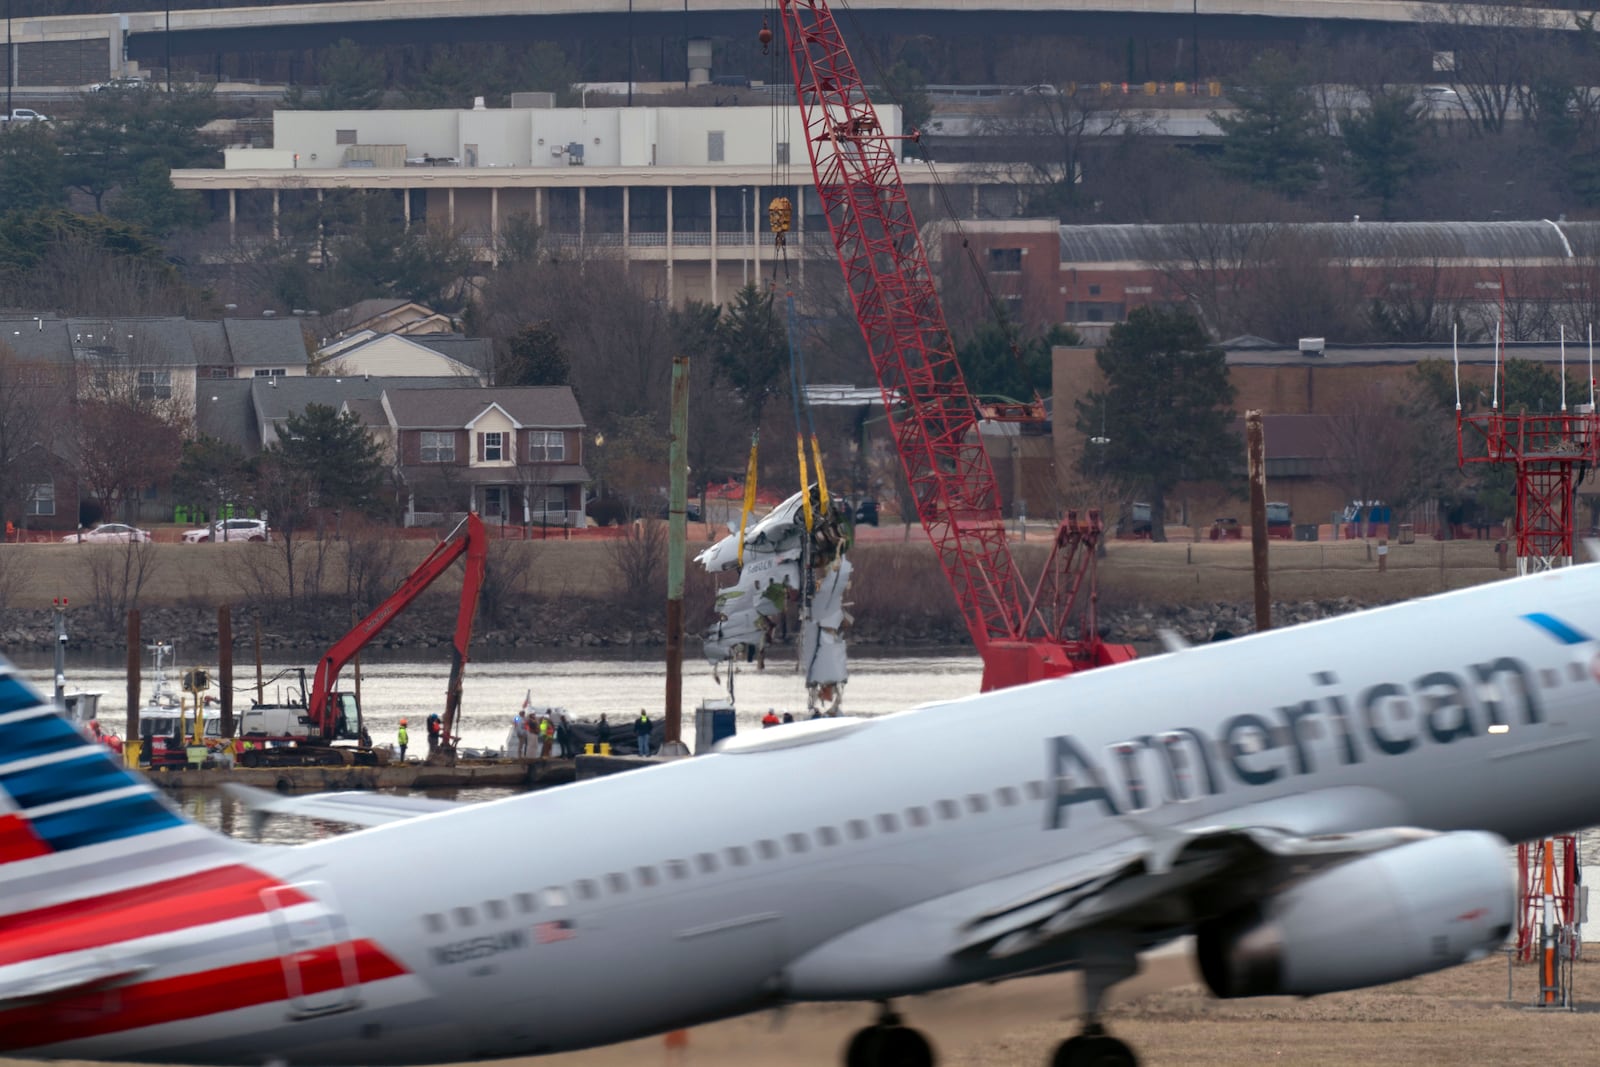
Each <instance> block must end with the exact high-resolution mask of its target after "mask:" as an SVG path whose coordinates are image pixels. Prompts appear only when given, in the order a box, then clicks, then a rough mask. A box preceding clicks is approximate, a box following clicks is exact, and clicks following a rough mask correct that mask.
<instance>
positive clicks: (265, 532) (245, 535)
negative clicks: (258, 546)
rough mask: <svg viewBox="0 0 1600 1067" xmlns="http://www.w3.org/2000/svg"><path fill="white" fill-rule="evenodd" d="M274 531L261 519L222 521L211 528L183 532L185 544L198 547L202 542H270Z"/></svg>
mask: <svg viewBox="0 0 1600 1067" xmlns="http://www.w3.org/2000/svg"><path fill="white" fill-rule="evenodd" d="M271 539H272V531H271V530H270V529H269V528H268V527H267V524H266V522H265V521H263V520H261V519H222V520H221V521H219V522H214V523H212V524H211V525H210V526H202V527H200V528H199V529H196V530H185V531H183V542H184V544H188V545H197V544H200V543H201V542H202V541H270V540H271Z"/></svg>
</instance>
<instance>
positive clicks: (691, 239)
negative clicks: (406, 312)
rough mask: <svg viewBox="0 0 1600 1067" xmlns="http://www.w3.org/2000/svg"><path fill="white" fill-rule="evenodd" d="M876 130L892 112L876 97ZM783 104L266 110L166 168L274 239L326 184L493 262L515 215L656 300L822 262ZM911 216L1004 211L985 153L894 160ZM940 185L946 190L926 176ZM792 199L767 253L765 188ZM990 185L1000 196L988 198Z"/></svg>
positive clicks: (238, 236)
mask: <svg viewBox="0 0 1600 1067" xmlns="http://www.w3.org/2000/svg"><path fill="white" fill-rule="evenodd" d="M879 116H880V118H881V119H882V121H883V123H884V126H885V128H886V129H887V130H888V132H889V133H890V134H898V133H899V130H900V123H901V118H900V112H899V108H897V107H894V106H884V107H881V108H879ZM802 138H803V126H802V124H801V121H800V117H799V113H798V110H797V109H794V108H773V107H682V108H667V107H661V108H657V107H633V108H619V107H605V108H600V107H594V108H482V109H478V108H474V109H465V110H451V109H436V110H423V111H400V110H396V111H383V110H377V111H278V112H274V114H273V147H272V148H235V149H230V150H228V151H227V152H226V153H225V157H226V158H225V165H224V167H223V169H222V170H175V171H173V172H172V180H173V184H174V185H176V186H177V187H178V188H180V189H187V190H196V191H200V192H202V193H205V194H206V195H207V197H208V198H209V200H210V202H211V205H212V209H213V211H214V212H215V214H216V216H217V217H218V218H219V219H226V220H227V224H228V230H229V234H230V237H231V239H232V240H235V241H247V240H251V239H258V238H266V237H277V236H279V234H280V232H281V231H280V224H281V222H282V220H283V218H284V216H285V215H286V214H288V213H289V212H291V211H292V210H294V209H295V207H296V206H297V205H299V204H300V203H302V202H304V201H305V200H306V199H307V198H311V199H317V198H322V197H325V196H326V195H327V194H328V193H329V191H330V190H337V189H353V190H364V191H368V192H383V193H385V194H387V195H389V196H391V197H393V198H394V202H395V217H396V218H401V219H404V220H405V221H406V223H407V224H418V223H424V222H426V223H433V224H442V225H444V226H446V227H448V228H450V229H451V230H453V231H457V232H459V233H460V234H462V236H463V237H464V238H465V239H466V240H467V241H468V242H470V243H472V244H475V245H476V246H478V248H479V249H481V253H480V254H481V255H482V256H483V257H484V258H485V259H487V260H490V261H494V260H496V259H497V257H498V254H499V250H500V248H501V247H502V243H503V238H504V236H505V235H506V232H507V226H508V223H509V221H510V220H512V219H513V218H515V217H517V216H522V217H524V218H526V219H527V220H528V221H530V222H532V223H534V224H536V225H538V226H539V227H540V228H541V229H542V230H543V231H544V234H545V239H546V240H547V241H550V242H554V243H555V244H556V245H557V246H558V247H560V248H564V249H568V250H570V251H571V252H572V253H573V254H574V256H575V257H581V256H587V255H610V256H616V257H619V258H620V259H621V260H622V261H623V262H624V263H625V264H627V266H628V269H629V271H630V273H632V274H634V276H635V277H637V278H639V279H640V281H641V282H642V284H644V285H645V286H646V287H647V288H651V289H654V290H655V291H656V292H658V293H660V294H661V296H662V298H663V299H665V300H666V301H668V302H669V303H673V304H677V303H682V302H683V301H685V300H688V299H698V300H707V301H711V302H713V303H722V302H724V301H726V300H727V299H729V298H730V297H731V296H732V294H733V293H734V291H735V290H737V289H738V288H739V287H740V286H741V285H743V284H745V283H746V282H748V281H751V280H755V279H759V278H762V277H765V276H768V275H771V274H772V273H773V272H774V269H775V265H776V264H777V262H778V260H779V259H780V258H781V259H784V260H785V261H786V262H788V263H789V264H790V266H791V268H792V269H793V270H794V272H795V273H796V275H797V276H798V279H799V281H800V282H802V283H803V282H804V279H805V272H806V270H807V269H816V268H817V267H819V266H820V267H822V268H823V269H825V270H828V271H837V269H838V268H837V266H836V265H835V262H834V251H833V243H832V240H831V238H830V237H829V235H828V231H827V225H826V220H825V219H824V218H823V216H822V214H821V204H820V202H819V200H818V198H817V195H816V193H815V191H814V189H813V187H812V178H811V166H810V161H809V159H808V157H807V154H806V147H805V145H804V144H803V143H801V139H802ZM902 178H903V180H904V182H905V184H906V189H907V193H908V196H909V197H910V201H911V206H912V210H913V212H915V214H916V216H917V218H918V219H919V220H920V221H923V222H927V221H930V220H934V219H938V218H941V217H943V216H944V214H945V210H946V209H945V206H944V205H945V203H946V199H947V197H948V202H949V203H950V204H952V205H954V210H955V211H957V212H959V213H961V214H962V215H964V216H968V215H970V216H973V217H976V216H978V215H980V214H984V215H993V214H995V213H1002V214H1009V213H1011V212H1012V211H1014V210H1015V204H1016V196H1017V194H1016V190H1015V188H1014V187H1013V186H1012V185H1010V184H1009V183H1006V182H1002V181H1001V180H1000V179H999V178H998V177H997V176H996V173H995V168H994V167H992V166H987V167H984V166H975V165H974V166H965V165H957V166H948V167H943V168H940V171H939V172H938V173H937V174H935V173H934V172H932V171H930V170H929V169H928V168H926V167H922V166H920V165H919V166H909V165H908V166H904V167H903V168H902ZM939 183H942V184H943V186H944V193H941V191H940V189H939ZM779 196H782V197H787V198H788V199H789V200H790V202H791V204H792V205H793V231H792V232H791V234H790V235H789V238H788V242H787V248H786V249H782V250H780V249H779V248H778V247H777V245H776V243H775V241H774V238H773V234H772V233H771V232H770V229H769V226H768V216H767V208H768V204H769V203H770V202H771V200H772V199H773V198H775V197H779ZM996 198H998V201H996Z"/></svg>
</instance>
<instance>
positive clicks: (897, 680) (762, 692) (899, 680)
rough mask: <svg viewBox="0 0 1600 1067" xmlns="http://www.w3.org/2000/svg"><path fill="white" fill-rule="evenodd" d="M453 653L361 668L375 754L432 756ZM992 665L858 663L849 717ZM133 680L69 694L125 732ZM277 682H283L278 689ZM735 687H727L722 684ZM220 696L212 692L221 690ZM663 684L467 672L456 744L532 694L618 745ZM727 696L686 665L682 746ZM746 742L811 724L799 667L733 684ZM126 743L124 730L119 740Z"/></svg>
mask: <svg viewBox="0 0 1600 1067" xmlns="http://www.w3.org/2000/svg"><path fill="white" fill-rule="evenodd" d="M178 652H179V655H178V659H179V665H178V669H177V670H176V671H174V670H170V669H169V674H170V675H172V677H173V678H174V680H175V679H176V676H177V674H178V673H180V672H181V671H182V670H184V669H187V668H190V667H196V666H199V667H206V668H208V669H210V670H211V671H212V675H211V676H212V680H213V685H214V683H215V680H216V670H215V668H216V663H215V661H214V660H201V661H200V662H198V663H196V662H193V660H192V659H190V658H186V657H185V656H184V655H183V650H182V649H179V650H178ZM447 657H448V653H447V652H445V651H443V650H441V652H440V654H439V660H438V661H436V662H427V663H423V662H418V661H416V660H394V661H379V662H375V663H374V662H370V661H369V662H364V663H363V664H362V665H361V707H362V714H363V716H364V718H365V721H366V725H367V729H368V731H369V732H370V733H371V734H372V738H373V740H374V741H375V742H376V743H378V744H384V743H386V742H392V741H393V740H394V734H395V729H396V728H397V727H398V726H399V723H400V719H401V718H407V719H409V720H410V724H409V728H410V731H411V737H412V745H413V751H415V750H416V748H417V747H421V746H425V744H426V741H425V737H426V734H425V733H424V730H423V720H424V719H426V718H427V717H428V713H429V712H435V711H436V712H439V713H441V714H442V713H443V712H444V694H445V683H446V680H447V677H448V674H449V666H448V661H447ZM17 665H18V666H19V667H20V668H21V669H22V672H23V674H24V675H25V676H26V677H28V678H29V680H30V681H32V682H33V683H34V684H35V685H36V686H38V687H39V688H40V689H41V690H43V691H44V692H46V693H47V694H48V693H49V692H50V691H51V689H52V688H53V683H52V681H51V667H50V662H49V660H48V658H39V659H21V658H19V660H18V663H17ZM302 666H303V667H306V670H307V676H308V677H309V675H310V673H311V668H312V667H314V666H315V661H314V660H313V661H310V662H295V663H276V664H274V663H268V664H263V666H262V674H263V676H264V677H265V678H266V679H268V682H267V685H266V686H265V694H266V697H267V700H268V701H274V700H278V699H282V698H286V697H288V696H289V695H290V690H291V688H292V689H293V690H294V692H295V695H296V696H298V690H299V685H300V681H299V673H298V668H300V667H302ZM982 670H983V665H982V663H981V662H980V661H979V659H978V657H977V656H976V655H972V654H967V655H953V654H946V653H942V652H941V653H935V654H931V655H923V656H919V655H910V656H906V655H901V656H881V657H873V656H852V657H851V660H850V682H849V684H848V685H847V686H846V687H845V692H844V711H845V713H846V714H849V715H863V716H871V715H883V714H886V713H888V712H892V711H902V710H904V709H906V708H910V707H914V706H916V705H918V704H926V703H929V702H932V701H940V700H949V699H951V698H953V697H961V696H968V695H970V694H973V693H976V692H977V691H978V684H979V680H980V676H981V674H982ZM353 675H354V672H353V671H352V670H351V668H349V667H346V668H345V671H344V673H343V674H342V675H341V678H340V686H339V688H341V689H350V688H353V686H354V677H353ZM126 678H127V672H126V670H124V669H123V668H122V666H121V665H108V664H104V663H101V664H97V665H91V666H84V667H77V666H74V665H73V664H72V661H71V658H70V657H69V660H68V667H67V687H68V688H69V689H84V690H89V691H95V690H99V691H103V692H104V693H105V695H104V696H103V697H102V698H101V700H100V718H101V720H102V721H103V722H105V723H107V724H109V725H112V726H115V727H118V728H120V727H121V725H122V723H123V721H124V720H125V718H126V715H127V707H128V701H127V681H126ZM274 678H276V680H273V679H274ZM725 681H726V678H725V677H724V678H723V682H725ZM152 685H153V679H152V676H151V671H150V668H149V667H148V664H147V665H146V668H145V670H144V675H143V689H142V692H143V693H144V695H145V696H146V697H148V696H149V693H150V691H151V688H152ZM234 688H235V690H236V695H235V697H234V706H235V707H236V708H242V707H248V706H249V703H250V701H251V700H252V699H254V697H255V666H254V664H245V663H236V664H235V666H234ZM212 691H213V693H214V692H215V688H214V687H213V690H212ZM665 691H666V672H665V668H664V666H663V665H662V662H661V659H660V657H659V655H657V656H653V657H652V658H651V659H648V660H641V659H550V660H521V661H516V660H500V661H489V662H484V661H473V662H470V663H468V664H467V668H466V673H465V675H464V679H463V683H462V698H461V716H460V725H459V727H458V730H457V732H458V733H459V734H460V736H461V744H462V746H463V747H465V748H483V749H498V748H501V747H502V746H503V745H504V744H505V740H506V731H507V730H508V728H509V727H510V725H511V716H512V715H514V714H515V713H516V712H517V709H519V708H520V707H521V706H522V702H523V698H524V697H525V696H526V695H528V694H529V693H530V692H531V694H532V698H533V703H534V704H536V705H540V706H552V707H562V708H565V709H566V710H567V714H568V715H569V716H570V717H571V718H572V719H573V720H575V721H578V720H584V721H593V720H595V719H598V718H599V717H600V714H601V713H602V712H604V713H605V714H606V715H607V716H608V717H609V718H610V720H611V722H612V723H613V724H614V725H615V726H616V728H617V729H618V731H619V733H620V732H621V731H622V730H625V729H627V728H628V724H629V723H630V722H632V721H633V719H635V718H637V717H638V714H639V709H640V708H645V709H647V710H648V711H649V712H650V717H651V718H652V719H659V718H660V717H661V714H662V708H663V707H664V705H665V700H666V696H665ZM723 695H725V688H724V685H723V684H721V683H719V682H718V680H717V679H715V678H714V677H713V676H712V672H711V668H710V666H709V665H708V664H706V663H705V661H704V660H700V659H691V660H688V661H686V662H685V663H684V665H683V709H684V736H685V740H692V735H693V730H694V719H693V709H694V708H695V706H696V705H698V704H699V703H700V702H701V701H702V700H706V699H708V698H715V697H719V696H723ZM734 695H735V697H736V704H737V706H738V709H739V711H738V722H739V728H740V729H741V730H744V729H749V728H756V729H759V728H760V725H761V716H763V715H764V714H766V711H767V709H768V708H769V707H770V708H776V709H777V711H778V713H779V714H780V715H781V714H783V712H785V711H791V712H793V713H794V715H795V717H796V718H803V717H804V716H805V705H806V687H805V679H804V677H803V676H802V675H800V674H798V673H796V671H795V664H794V660H793V659H787V660H775V659H769V660H768V661H767V668H766V670H763V671H758V670H756V669H755V668H754V665H753V664H747V665H743V666H741V668H740V670H739V673H738V675H737V676H736V678H735V681H734ZM119 732H120V729H119Z"/></svg>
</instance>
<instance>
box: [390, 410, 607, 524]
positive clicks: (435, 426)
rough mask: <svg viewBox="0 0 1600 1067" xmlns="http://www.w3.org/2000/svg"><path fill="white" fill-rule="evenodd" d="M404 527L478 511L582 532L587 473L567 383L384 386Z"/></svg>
mask: <svg viewBox="0 0 1600 1067" xmlns="http://www.w3.org/2000/svg"><path fill="white" fill-rule="evenodd" d="M381 402H382V406H383V411H384V414H385V416H386V419H387V422H388V424H389V427H390V432H391V433H392V435H393V445H394V462H395V470H396V473H397V475H398V478H399V481H400V482H401V484H402V485H403V487H404V489H403V492H404V493H405V510H406V523H407V525H416V524H418V523H421V522H427V521H430V520H433V519H437V518H445V517H448V516H449V515H452V514H456V513H460V512H465V511H469V510H470V511H476V512H478V514H479V515H481V516H482V517H483V518H484V520H485V521H488V522H501V523H516V524H519V525H526V524H542V525H561V526H581V525H582V524H583V522H584V511H585V506H584V505H585V499H584V498H585V486H586V485H587V483H588V481H589V472H588V471H587V470H585V469H584V466H583V429H584V422H583V415H582V413H581V412H580V411H579V410H578V401H577V398H576V397H575V396H573V393H572V390H571V389H570V388H568V387H567V386H564V385H561V386H525V387H517V388H503V389H482V390H478V389H385V390H384V392H383V395H382V397H381Z"/></svg>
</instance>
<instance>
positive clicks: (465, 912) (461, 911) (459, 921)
mask: <svg viewBox="0 0 1600 1067" xmlns="http://www.w3.org/2000/svg"><path fill="white" fill-rule="evenodd" d="M451 914H453V915H454V916H455V917H456V925H458V926H471V925H473V924H474V923H476V922H477V921H478V913H477V912H475V911H473V910H472V909H471V908H457V909H455V911H454V912H452V913H451Z"/></svg>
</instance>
